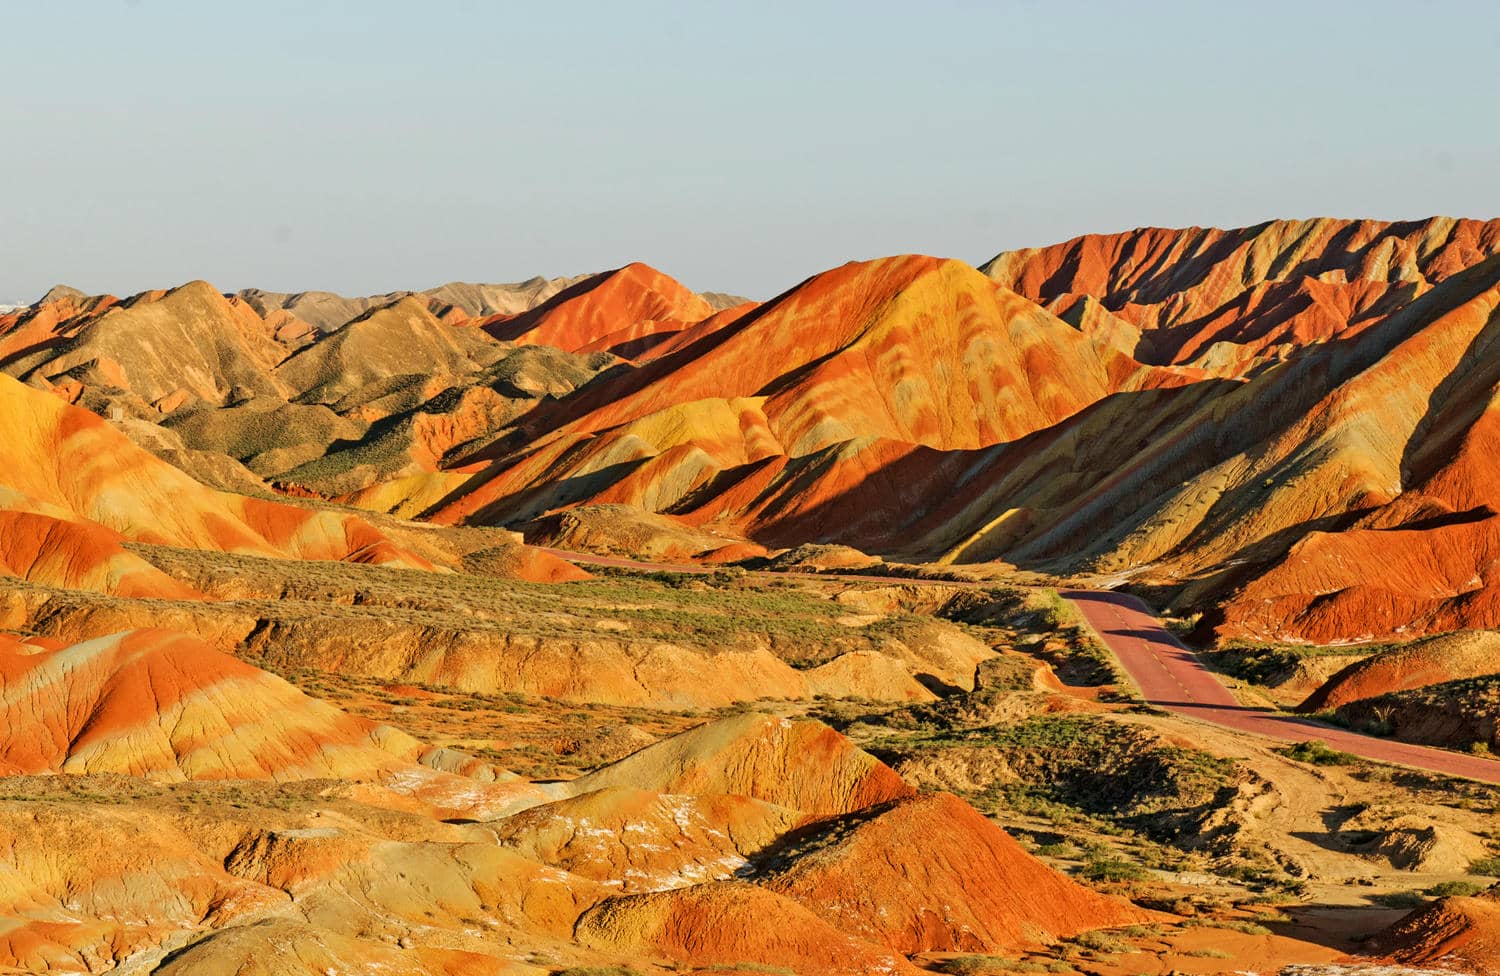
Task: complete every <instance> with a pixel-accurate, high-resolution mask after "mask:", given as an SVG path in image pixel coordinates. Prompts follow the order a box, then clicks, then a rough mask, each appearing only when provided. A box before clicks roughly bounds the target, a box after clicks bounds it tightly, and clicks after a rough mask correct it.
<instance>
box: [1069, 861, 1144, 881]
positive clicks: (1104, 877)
mask: <svg viewBox="0 0 1500 976" xmlns="http://www.w3.org/2000/svg"><path fill="white" fill-rule="evenodd" d="M1078 873H1079V875H1080V876H1082V877H1084V878H1086V879H1088V880H1089V881H1107V882H1114V881H1145V880H1146V879H1147V878H1150V877H1151V872H1149V871H1147V870H1146V869H1145V868H1143V867H1141V866H1140V865H1138V864H1132V863H1130V862H1129V861H1126V860H1123V859H1122V858H1117V857H1112V858H1100V859H1098V860H1093V861H1089V862H1088V863H1087V864H1085V865H1084V866H1083V867H1082V868H1080V869H1079V871H1078Z"/></svg>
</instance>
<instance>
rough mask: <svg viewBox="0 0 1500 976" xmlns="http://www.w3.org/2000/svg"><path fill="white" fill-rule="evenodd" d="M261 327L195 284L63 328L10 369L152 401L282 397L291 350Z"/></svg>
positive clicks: (252, 317)
mask: <svg viewBox="0 0 1500 976" xmlns="http://www.w3.org/2000/svg"><path fill="white" fill-rule="evenodd" d="M262 326H263V323H262V322H261V320H260V319H259V318H257V317H256V315H255V314H254V312H252V311H251V310H250V308H249V307H248V306H244V305H240V306H236V305H232V304H231V303H230V302H229V301H228V300H227V299H225V298H224V296H222V295H220V294H219V293H218V292H217V291H215V290H214V288H213V286H212V285H210V284H208V283H207V282H203V281H194V282H190V283H188V284H186V285H183V286H182V287H180V288H175V289H173V290H172V291H170V292H167V293H166V294H165V295H160V296H159V297H158V296H157V295H154V294H150V293H148V294H146V295H139V296H136V297H135V298H133V299H131V300H129V301H128V302H125V303H122V304H120V305H118V306H115V307H113V308H110V309H108V310H107V311H105V312H104V313H103V314H101V315H97V316H89V317H87V318H86V319H85V320H84V324H82V325H81V326H80V327H79V328H78V329H77V330H76V332H74V331H70V330H68V329H67V328H66V327H64V329H63V331H62V334H61V336H60V337H59V338H58V339H56V340H53V341H47V342H42V343H39V344H38V345H37V346H36V347H34V348H32V349H29V350H25V351H22V352H21V353H19V354H18V355H16V356H14V357H12V358H11V359H9V360H7V362H6V365H5V371H6V372H8V373H10V374H11V375H12V376H16V377H19V378H21V379H24V380H29V381H31V382H34V383H36V382H41V381H47V382H51V383H57V382H61V381H63V380H65V379H74V380H77V381H79V382H82V383H84V384H87V385H101V386H111V387H119V388H122V389H126V390H130V391H131V392H133V393H135V394H137V395H138V396H140V397H141V398H143V399H144V400H146V401H148V402H156V401H157V400H161V399H163V398H165V397H168V396H169V395H174V394H175V395H177V396H178V397H181V396H182V395H184V394H186V395H187V396H191V397H196V398H200V399H202V400H206V401H208V402H210V403H214V404H218V405H223V404H227V403H233V402H236V401H238V400H242V399H245V398H247V397H252V396H272V397H281V396H283V395H284V394H285V393H286V392H287V387H285V386H284V385H283V384H282V383H280V382H279V381H277V380H276V379H275V378H274V377H273V376H272V375H271V374H270V369H271V368H272V367H274V366H275V365H276V363H277V362H279V361H280V360H281V358H282V357H283V355H284V351H283V350H282V349H281V347H280V346H278V345H276V343H275V342H274V341H272V340H270V339H268V338H266V337H265V336H264V334H263V328H262Z"/></svg>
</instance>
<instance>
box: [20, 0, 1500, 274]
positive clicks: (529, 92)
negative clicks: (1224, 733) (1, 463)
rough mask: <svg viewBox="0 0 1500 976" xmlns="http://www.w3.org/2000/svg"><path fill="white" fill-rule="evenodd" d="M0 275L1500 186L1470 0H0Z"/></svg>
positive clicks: (337, 263) (949, 234)
mask: <svg viewBox="0 0 1500 976" xmlns="http://www.w3.org/2000/svg"><path fill="white" fill-rule="evenodd" d="M0 39H3V43H0V52H3V54H0V57H3V59H4V69H3V70H4V76H3V81H0V138H3V143H0V302H3V301H15V300H29V299H32V298H35V297H36V296H37V295H38V294H40V293H41V292H42V291H43V290H44V289H46V288H47V287H48V286H49V285H51V284H53V283H55V282H59V281H66V282H69V283H72V284H75V285H77V286H78V287H81V288H84V289H85V290H89V291H113V292H116V293H128V292H132V291H138V290H141V289H144V288H148V287H161V286H167V285H171V284H175V283H179V282H182V281H185V280H189V279H192V278H207V279H209V280H210V281H213V282H214V283H215V284H217V285H218V286H220V287H221V288H223V289H225V290H232V289H238V288H241V287H246V286H251V285H254V286H259V287H263V288H269V289H278V290H301V289H308V288H326V289H331V290H335V291H341V292H344V293H359V294H363V293H369V292H373V291H387V290H392V289H398V288H419V287H426V286H430V285H434V284H438V283H440V282H443V281H448V280H454V279H460V280H482V281H510V280H517V279H521V278H525V277H529V276H530V275H533V274H545V275H560V274H572V273H578V272H582V271H590V270H601V269H604V268H608V267H614V266H618V265H620V264H623V263H625V262H627V261H630V260H643V261H646V262H649V263H651V264H653V265H656V266H658V267H660V268H661V269H662V270H664V271H666V272H668V273H670V274H673V275H675V276H677V277H678V278H680V279H682V280H683V281H684V282H686V283H687V284H688V285H690V286H692V287H694V288H698V289H713V290H723V291H734V292H740V293H743V294H748V295H751V296H754V297H768V296H770V295H772V294H774V293H776V292H778V291H780V290H782V289H783V288H785V287H787V286H789V285H791V284H794V283H795V282H796V281H798V280H800V279H801V278H803V277H805V276H807V275H808V274H811V273H813V272H816V271H818V270H821V269H823V268H826V267H830V266H833V265H836V264H840V263H842V262H844V261H846V260H850V259H853V258H864V257H873V256H876V255H881V254H891V253H899V252H903V251H922V252H928V253H934V254H942V255H949V256H954V257H961V258H964V259H966V260H969V261H974V262H978V261H982V260H984V259H986V258H988V257H990V256H991V255H992V254H993V253H994V252H996V251H999V250H1001V249H1004V248H1010V247H1017V246H1024V245H1030V244H1045V243H1051V242H1055V241H1058V240H1063V239H1066V238H1068V237H1071V236H1074V235H1076V234H1079V233H1083V232H1088V231H1111V230H1120V229H1125V228H1129V227H1134V226H1139V225H1143V224H1160V225H1172V226H1176V225H1185V224H1213V225H1219V226H1227V225H1240V224H1247V223H1254V222H1256V221H1259V220H1262V219H1266V218H1270V217H1277V216H1312V215H1324V214H1327V215H1335V216H1372V217H1383V218H1405V217H1420V216H1428V215H1431V214H1434V213H1445V214H1451V215H1455V216H1472V217H1493V216H1496V215H1497V214H1500V126H1497V125H1496V124H1495V120H1496V117H1497V111H1500V110H1497V105H1500V8H1497V7H1496V6H1495V5H1494V3H1493V2H1451V3H1421V2H1405V3H1391V2H1375V0H1367V2H1357V3H1356V2H1317V0H1302V2H1297V3H1281V2H1267V3H1228V2H1216V0H1203V2H1195V3H1149V2H1135V3H1125V2H1108V3H1106V2H1099V3H1084V2H1072V3H1069V2H1056V3H1052V2H998V0H997V2H992V3H980V2H973V3H965V2H936V0H928V2H926V3H920V4H919V3H912V2H901V3H896V2H885V0H864V2H859V3H855V2H850V3H817V2H810V3H781V2H760V3H753V4H752V3H743V4H734V5H731V4H729V3H713V2H707V0H704V2H698V3H687V2H684V3H668V2H653V0H633V2H619V3H590V2H573V3H560V2H541V0H537V2H530V3H502V2H492V3H487V2H448V3H443V2H425V3H418V2H416V0H406V2H383V0H358V2H355V0H350V2H346V3H333V2H318V0H299V2H255V3H250V2H244V3H238V2H235V3H231V2H227V0H224V2H221V0H212V2H210V0H136V2H133V3H128V2H125V0H69V2H53V0H6V2H5V3H4V4H3V6H0Z"/></svg>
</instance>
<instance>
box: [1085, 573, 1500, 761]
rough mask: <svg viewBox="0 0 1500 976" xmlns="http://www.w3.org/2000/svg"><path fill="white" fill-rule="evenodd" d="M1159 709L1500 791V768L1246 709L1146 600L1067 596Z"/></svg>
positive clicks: (1112, 595) (1119, 596) (1102, 593)
mask: <svg viewBox="0 0 1500 976" xmlns="http://www.w3.org/2000/svg"><path fill="white" fill-rule="evenodd" d="M1060 592H1061V595H1062V597H1063V598H1064V599H1066V600H1068V601H1069V602H1070V603H1072V604H1073V606H1075V607H1077V608H1078V610H1079V612H1080V613H1082V614H1083V617H1084V619H1085V620H1087V621H1088V623H1089V626H1090V627H1092V628H1093V629H1094V631H1095V632H1096V633H1098V635H1099V636H1100V638H1102V639H1103V641H1104V643H1105V644H1107V645H1108V646H1109V649H1110V650H1111V651H1113V652H1114V654H1115V657H1117V658H1119V660H1120V664H1121V665H1123V666H1124V668H1125V670H1126V672H1128V673H1129V675H1130V677H1131V679H1132V680H1134V681H1135V684H1136V686H1137V687H1138V688H1139V689H1140V692H1141V696H1142V697H1143V698H1144V699H1145V700H1146V701H1148V702H1150V703H1151V704H1152V705H1155V706H1156V707H1157V708H1162V709H1166V710H1167V711H1169V712H1174V713H1176V714H1178V715H1182V716H1185V717H1188V718H1195V719H1199V720H1201V721H1204V722H1211V723H1213V724H1214V725H1219V726H1223V727H1224V728H1227V729H1234V730H1236V731H1240V732H1249V733H1252V734H1254V735H1263V736H1267V737H1269V738H1272V739H1281V740H1283V741H1285V742H1305V741H1307V740H1309V739H1319V740H1322V741H1323V742H1326V743H1328V745H1330V746H1332V747H1333V748H1335V749H1338V750H1341V751H1343V752H1348V753H1352V754H1354V755H1356V756H1361V757H1363V758H1365V759H1373V760H1376V761H1378V762H1386V763H1395V764H1397V765H1399V766H1410V767H1412V768H1414V769H1425V770H1427V771H1429V772H1433V773H1442V774H1444V775H1447V776H1460V777H1463V778H1465V779H1472V780H1478V781H1480V782H1483V783H1495V784H1500V761H1496V760H1494V759H1485V758H1482V757H1480V756H1466V755H1464V754H1462V753H1458V752H1448V751H1446V750H1443V749H1431V748H1428V747H1427V746H1416V745H1410V744H1408V743H1405V742H1395V741H1392V740H1390V739H1377V738H1374V737H1372V736H1368V735H1360V734H1359V733H1357V732H1350V731H1348V730H1347V729H1340V728H1334V727H1332V726H1328V725H1323V724H1321V723H1319V722H1313V721H1310V720H1308V719H1305V718H1298V717H1296V716H1294V715H1287V714H1284V713H1281V712H1273V711H1270V710H1267V709H1259V708H1251V707H1249V706H1246V705H1241V704H1240V703H1239V702H1238V701H1237V700H1236V699H1235V697H1234V695H1232V694H1231V693H1230V691H1229V689H1228V688H1226V687H1224V685H1223V683H1222V682H1221V681H1219V679H1218V678H1217V677H1215V675H1214V674H1213V672H1211V671H1209V670H1208V668H1206V667H1204V666H1203V662H1201V661H1199V660H1198V657H1197V655H1195V654H1194V653H1193V652H1192V651H1190V650H1188V649H1187V648H1186V647H1184V646H1183V645H1182V643H1181V642H1180V641H1178V640H1177V638H1176V637H1173V636H1172V633H1171V632H1170V631H1168V630H1167V629H1166V628H1165V627H1163V626H1162V625H1161V624H1159V623H1158V622H1157V620H1156V618H1155V617H1154V616H1153V615H1152V613H1151V611H1150V609H1149V608H1148V607H1147V606H1146V605H1145V604H1144V603H1142V602H1141V601H1140V600H1137V599H1135V598H1134V597H1131V596H1127V595H1125V594H1123V593H1111V592H1107V591H1100V590H1062V591H1060Z"/></svg>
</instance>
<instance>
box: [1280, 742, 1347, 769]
mask: <svg viewBox="0 0 1500 976" xmlns="http://www.w3.org/2000/svg"><path fill="white" fill-rule="evenodd" d="M1276 751H1277V752H1279V753H1281V754H1282V755H1283V756H1286V757H1287V758H1288V759H1295V760H1296V761H1297V762H1305V763H1312V764H1313V765H1314V766H1348V765H1349V764H1351V763H1354V762H1358V757H1356V756H1351V755H1350V754H1349V753H1347V752H1340V751H1338V750H1337V749H1333V748H1330V747H1329V745H1328V743H1326V742H1322V741H1320V740H1318V739H1308V740H1307V741H1305V742H1294V743H1292V744H1291V745H1289V746H1282V747H1281V748H1280V749H1277V750H1276Z"/></svg>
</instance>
